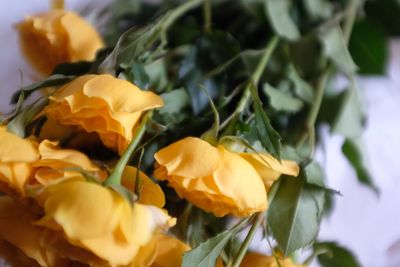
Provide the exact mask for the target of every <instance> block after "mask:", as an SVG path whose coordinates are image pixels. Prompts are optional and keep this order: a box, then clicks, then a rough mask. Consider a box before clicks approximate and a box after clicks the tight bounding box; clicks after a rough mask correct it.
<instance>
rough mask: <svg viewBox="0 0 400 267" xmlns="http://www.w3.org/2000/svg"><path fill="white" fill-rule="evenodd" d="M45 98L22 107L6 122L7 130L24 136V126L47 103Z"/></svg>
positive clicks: (25, 126)
mask: <svg viewBox="0 0 400 267" xmlns="http://www.w3.org/2000/svg"><path fill="white" fill-rule="evenodd" d="M47 103H48V102H47V99H46V98H44V99H43V98H42V99H39V100H38V101H36V102H35V103H33V104H31V105H29V106H28V107H26V108H24V109H23V110H22V111H21V112H20V113H19V114H18V115H16V116H15V117H14V118H13V119H12V120H11V121H10V122H8V124H7V130H8V131H9V132H11V133H13V134H16V135H18V136H20V137H25V135H26V128H27V127H28V125H29V124H30V123H31V121H32V119H33V118H34V117H35V116H36V115H37V114H38V113H39V112H40V111H41V110H42V109H43V108H44V107H45V106H46V105H47Z"/></svg>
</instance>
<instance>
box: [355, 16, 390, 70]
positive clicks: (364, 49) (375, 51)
mask: <svg viewBox="0 0 400 267" xmlns="http://www.w3.org/2000/svg"><path fill="white" fill-rule="evenodd" d="M388 45H389V44H388V37H387V35H386V33H385V31H384V30H383V29H382V28H381V26H380V25H379V24H377V23H375V22H373V21H370V20H363V21H361V22H359V23H356V24H355V25H354V29H353V32H352V35H351V38H350V43H349V49H350V53H351V55H352V56H353V58H354V61H355V62H356V64H357V66H358V67H359V73H362V74H373V75H381V74H384V73H385V67H386V62H387V58H388Z"/></svg>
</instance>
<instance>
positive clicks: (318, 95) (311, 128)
mask: <svg viewBox="0 0 400 267" xmlns="http://www.w3.org/2000/svg"><path fill="white" fill-rule="evenodd" d="M358 4H359V0H351V1H350V3H349V5H348V6H347V8H346V9H347V10H348V11H347V12H346V13H347V14H348V16H347V17H346V20H345V22H344V25H343V35H344V39H345V41H346V43H348V41H349V38H350V35H351V31H352V29H353V25H354V21H355V17H356V15H357V8H358ZM332 70H333V67H332V65H330V64H328V66H327V67H326V69H325V71H324V72H323V73H322V76H321V77H320V79H319V81H318V85H317V88H316V91H315V99H314V103H313V105H312V106H311V109H310V112H309V114H308V117H307V120H306V129H305V131H304V132H303V133H302V134H301V136H300V138H299V140H298V142H297V147H300V146H301V145H302V144H303V142H304V141H305V140H306V139H307V137H309V139H310V141H309V142H310V143H309V155H308V157H307V159H306V161H305V162H310V159H311V158H312V157H313V154H314V150H315V122H316V121H317V118H318V113H319V110H320V108H321V103H322V99H323V96H324V91H325V88H326V85H327V83H328V80H329V76H330V74H331V72H332Z"/></svg>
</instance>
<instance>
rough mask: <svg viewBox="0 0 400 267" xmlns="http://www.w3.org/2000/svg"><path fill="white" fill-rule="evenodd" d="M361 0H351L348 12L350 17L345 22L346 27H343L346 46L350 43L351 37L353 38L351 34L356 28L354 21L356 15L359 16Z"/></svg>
mask: <svg viewBox="0 0 400 267" xmlns="http://www.w3.org/2000/svg"><path fill="white" fill-rule="evenodd" d="M359 2H360V0H350V3H349V4H348V6H347V8H346V9H347V10H348V16H347V18H346V20H345V21H344V25H343V37H344V40H345V41H346V44H348V43H349V40H350V36H351V32H352V30H353V26H354V21H355V19H356V15H357V8H358V5H359Z"/></svg>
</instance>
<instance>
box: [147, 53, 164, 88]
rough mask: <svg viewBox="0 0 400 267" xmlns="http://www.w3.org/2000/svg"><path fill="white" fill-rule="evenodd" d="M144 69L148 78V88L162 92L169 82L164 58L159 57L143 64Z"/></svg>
mask: <svg viewBox="0 0 400 267" xmlns="http://www.w3.org/2000/svg"><path fill="white" fill-rule="evenodd" d="M144 70H145V72H146V73H147V75H148V76H149V78H150V81H149V83H150V88H153V89H154V91H156V92H164V89H165V88H166V87H167V85H168V82H169V81H168V75H167V69H166V63H165V58H160V59H158V60H155V61H153V62H151V63H150V64H147V65H145V66H144Z"/></svg>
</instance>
